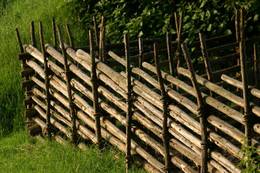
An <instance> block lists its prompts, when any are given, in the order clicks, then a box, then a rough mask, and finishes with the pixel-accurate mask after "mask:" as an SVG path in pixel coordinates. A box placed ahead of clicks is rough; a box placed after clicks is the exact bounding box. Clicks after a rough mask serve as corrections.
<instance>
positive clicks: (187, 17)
mask: <svg viewBox="0 0 260 173" xmlns="http://www.w3.org/2000/svg"><path fill="white" fill-rule="evenodd" d="M176 3H177V4H174V1H159V0H142V1H141V0H133V1H127V0H113V1H108V0H98V1H96V0H72V1H71V2H70V6H71V7H72V8H73V9H74V12H75V13H76V15H77V17H76V20H78V21H79V22H80V23H82V24H83V25H84V26H88V27H89V26H91V24H92V16H97V18H100V16H101V15H104V16H105V18H106V24H107V25H106V30H107V37H108V38H109V40H112V41H114V42H118V41H119V40H120V39H121V37H120V36H121V35H122V33H123V32H125V31H129V33H130V35H131V36H133V37H136V36H137V35H138V34H141V35H144V36H145V37H150V36H153V37H160V36H163V35H164V34H165V32H166V31H170V32H171V33H175V26H174V24H173V23H174V22H173V18H172V14H173V11H178V12H182V13H183V19H184V22H183V34H184V38H188V39H189V40H190V41H194V40H195V39H196V38H197V33H198V32H200V31H201V32H206V33H207V34H208V35H209V36H212V35H216V34H231V30H232V29H233V27H232V26H233V25H234V24H233V23H234V22H233V21H232V19H234V9H235V7H240V6H243V7H244V8H246V9H247V10H248V15H247V23H248V31H250V32H251V33H252V32H254V33H255V32H257V31H260V28H259V11H260V5H259V4H260V2H259V1H257V0H244V1H243V0H240V1H237V0H226V1H225V2H223V0H198V1H190V0H184V1H178V2H176ZM257 27H258V28H257Z"/></svg>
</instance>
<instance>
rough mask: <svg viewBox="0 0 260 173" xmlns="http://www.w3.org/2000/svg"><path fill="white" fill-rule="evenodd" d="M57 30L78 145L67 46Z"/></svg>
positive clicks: (74, 139)
mask: <svg viewBox="0 0 260 173" xmlns="http://www.w3.org/2000/svg"><path fill="white" fill-rule="evenodd" d="M57 30H58V38H59V43H60V46H61V51H62V55H63V58H64V63H63V65H64V71H65V78H66V84H67V92H68V99H69V109H70V115H71V120H72V142H73V144H74V145H76V144H77V126H76V121H77V117H76V116H77V115H76V108H75V105H74V103H73V98H72V88H71V83H70V81H71V72H70V69H69V65H68V56H67V53H66V50H65V46H64V43H63V38H62V35H61V29H60V27H59V26H57Z"/></svg>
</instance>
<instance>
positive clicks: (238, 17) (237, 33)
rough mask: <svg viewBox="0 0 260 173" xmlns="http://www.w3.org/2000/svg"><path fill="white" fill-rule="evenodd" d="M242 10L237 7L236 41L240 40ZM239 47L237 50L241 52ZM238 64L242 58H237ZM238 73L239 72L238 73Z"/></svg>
mask: <svg viewBox="0 0 260 173" xmlns="http://www.w3.org/2000/svg"><path fill="white" fill-rule="evenodd" d="M240 15H241V14H240V11H239V10H238V9H235V29H236V41H237V43H239V42H240V39H241V38H240V36H241V35H240V17H241V16H240ZM239 49H240V48H239V47H238V48H236V52H237V53H239ZM237 65H240V60H239V59H237ZM237 75H238V74H237Z"/></svg>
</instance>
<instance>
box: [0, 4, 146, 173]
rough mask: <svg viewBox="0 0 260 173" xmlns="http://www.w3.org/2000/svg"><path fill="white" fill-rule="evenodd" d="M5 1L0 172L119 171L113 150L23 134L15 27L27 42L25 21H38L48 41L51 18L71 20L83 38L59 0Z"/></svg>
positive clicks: (0, 41)
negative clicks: (80, 147) (82, 148)
mask: <svg viewBox="0 0 260 173" xmlns="http://www.w3.org/2000/svg"><path fill="white" fill-rule="evenodd" d="M0 2H2V1H1V0H0ZM8 2H10V3H9V4H7V6H6V7H5V10H4V11H1V13H0V26H1V27H0V172H3V173H6V172H8V173H9V172H10V173H12V172H14V173H16V172H24V173H30V172H33V173H34V172H37V173H38V172H39V173H40V172H55V173H56V172H61V173H62V172H66V173H67V172H73V173H74V172H91V173H92V172H93V173H95V172H124V159H123V158H124V157H123V155H122V154H120V153H119V152H118V151H117V150H115V149H113V148H109V149H107V150H105V151H103V152H102V153H100V151H98V150H97V149H96V148H95V147H94V146H88V149H87V151H85V152H82V151H79V150H77V149H75V148H73V147H71V146H70V145H67V146H62V145H60V144H57V143H55V142H44V143H40V142H36V141H35V140H33V139H31V138H29V137H28V136H27V135H26V132H25V129H24V117H23V111H24V106H23V99H24V93H23V90H22V88H21V77H20V71H21V66H20V62H19V60H18V58H17V55H18V54H19V50H18V44H17V41H16V36H15V28H16V27H17V28H19V30H20V33H21V37H22V41H23V43H27V44H28V43H30V42H29V26H30V22H31V21H32V20H33V21H35V23H36V24H38V22H39V21H40V20H41V21H42V22H43V25H44V30H45V32H44V33H45V39H46V42H51V41H52V40H51V20H52V17H53V16H55V18H56V20H57V21H58V23H69V24H73V28H72V30H73V31H74V32H73V33H76V35H75V34H74V35H73V36H74V37H75V38H76V41H77V43H78V44H77V45H78V46H80V45H79V44H80V42H81V43H84V42H86V41H85V39H82V38H86V36H85V34H84V31H83V30H82V28H80V27H79V26H78V25H77V24H75V23H73V18H72V16H71V14H70V12H69V7H67V6H66V2H67V1H65V0H11V1H8ZM0 6H1V5H0ZM0 9H1V10H2V7H1V8H0ZM36 26H38V25H36ZM84 29H87V27H86V28H84ZM37 32H38V30H37ZM37 38H38V34H37ZM37 40H39V39H37ZM38 45H39V43H38ZM133 172H142V171H141V170H133Z"/></svg>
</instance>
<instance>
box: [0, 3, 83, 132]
mask: <svg viewBox="0 0 260 173" xmlns="http://www.w3.org/2000/svg"><path fill="white" fill-rule="evenodd" d="M4 1H6V0H2V2H4ZM8 2H9V3H7V4H5V5H6V7H5V9H4V10H3V11H2V14H0V26H1V27H0V136H4V135H7V134H9V133H10V132H12V131H14V130H17V129H21V128H23V122H24V121H23V115H22V112H23V104H22V100H23V92H22V89H21V85H20V83H21V78H20V70H21V69H20V62H19V61H18V58H17V55H18V53H19V51H18V44H17V41H16V37H15V28H16V27H18V28H19V30H20V32H21V36H22V41H23V43H29V38H28V36H29V25H30V22H31V21H32V20H33V21H35V22H36V23H37V22H38V21H40V20H41V21H43V23H44V26H45V38H46V39H47V40H48V41H51V39H50V36H51V19H52V17H53V16H55V17H56V19H57V21H58V22H59V23H66V22H68V21H72V19H71V18H72V17H71V16H70V13H69V12H68V10H67V8H68V7H67V6H66V1H63V0H22V1H21V0H12V1H8ZM69 23H71V22H69ZM73 26H74V30H77V31H76V32H74V33H77V35H75V37H77V38H80V36H82V33H83V32H80V28H79V27H77V25H73Z"/></svg>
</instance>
